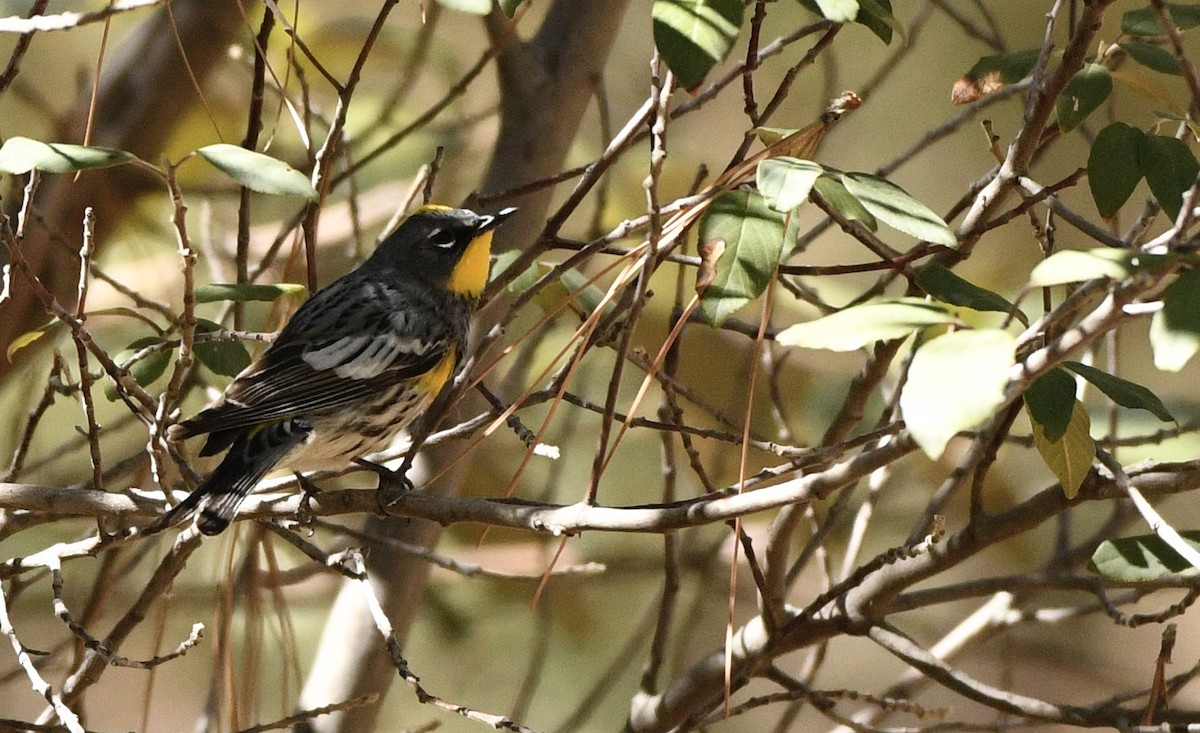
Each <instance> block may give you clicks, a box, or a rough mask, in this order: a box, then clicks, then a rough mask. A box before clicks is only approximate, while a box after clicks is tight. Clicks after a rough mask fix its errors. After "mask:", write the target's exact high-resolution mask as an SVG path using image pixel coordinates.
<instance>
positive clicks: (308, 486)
mask: <svg viewBox="0 0 1200 733" xmlns="http://www.w3.org/2000/svg"><path fill="white" fill-rule="evenodd" d="M294 475H295V477H296V483H298V484H299V485H300V491H302V492H303V495H302V496H301V497H300V506H299V507H297V509H296V522H297V524H299V525H300V526H301V527H308V528H309V532H310V533H311V532H312V529H311V528H312V525H313V524H314V523H315V522H316V521H317V513H316V512H314V511H313V508H312V500H313V497H314V496H316V495H317V494H319V493H321V487H320V486H317V485H316V484H315V483H313V482H312V480H311V479H309V478H308V477H307V476H303V475H301V474H299V473H297V474H294Z"/></svg>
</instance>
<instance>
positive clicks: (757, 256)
mask: <svg viewBox="0 0 1200 733" xmlns="http://www.w3.org/2000/svg"><path fill="white" fill-rule="evenodd" d="M712 239H721V240H724V242H725V252H724V254H722V255H721V257H720V259H718V260H717V272H716V275H715V277H714V278H713V281H712V283H711V284H710V285H709V286H708V288H707V289H706V290H705V291H704V294H703V295H702V296H701V297H700V309H701V311H702V312H703V313H704V315H705V317H706V318H707V319H708V322H709V323H711V324H713V325H714V326H719V325H720V324H722V323H724V321H725V319H726V318H728V317H729V316H730V315H732V314H733V313H734V311H736V310H737V309H739V308H741V307H742V306H744V305H745V304H746V303H749V302H750V301H751V300H754V299H755V298H757V297H758V296H760V295H762V293H763V291H764V290H766V288H767V284H768V283H769V282H770V280H771V276H772V275H773V274H774V272H775V268H776V267H778V265H779V258H780V255H781V253H782V252H783V215H781V214H780V213H779V212H776V211H772V210H771V209H770V208H769V207H768V206H767V203H766V201H764V200H763V197H762V196H760V195H759V194H758V193H755V192H751V191H729V192H727V193H723V194H721V195H720V196H718V197H717V198H716V199H714V200H713V202H712V204H710V205H709V207H708V211H707V212H705V214H704V217H703V218H701V219H700V241H702V242H707V241H709V240H712Z"/></svg>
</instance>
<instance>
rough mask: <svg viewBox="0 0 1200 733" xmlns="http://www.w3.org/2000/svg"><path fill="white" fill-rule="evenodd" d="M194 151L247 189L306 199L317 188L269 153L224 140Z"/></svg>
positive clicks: (315, 193)
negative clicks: (247, 148)
mask: <svg viewBox="0 0 1200 733" xmlns="http://www.w3.org/2000/svg"><path fill="white" fill-rule="evenodd" d="M196 152H197V153H199V154H200V156H201V157H202V158H204V159H205V160H207V161H208V162H209V163H212V164H213V165H215V166H216V167H217V169H219V170H220V171H221V172H222V173H224V174H225V175H227V176H229V177H230V178H232V179H233V180H235V181H237V182H238V183H240V184H242V185H243V186H245V187H246V188H248V189H250V190H251V191H258V192H259V193H269V194H276V195H280V196H303V197H304V198H306V199H309V200H310V201H312V200H315V199H316V198H317V192H316V190H315V189H313V187H312V183H311V182H309V180H308V176H306V175H304V174H303V173H301V172H300V171H298V170H296V169H295V168H293V167H291V166H290V165H288V164H287V163H284V162H283V161H282V160H276V159H275V158H272V157H271V156H269V155H264V154H262V153H259V152H255V151H253V150H246V149H245V148H242V147H238V146H237V145H229V144H228V143H217V144H216V145H206V146H204V147H203V148H200V149H199V150H197V151H196Z"/></svg>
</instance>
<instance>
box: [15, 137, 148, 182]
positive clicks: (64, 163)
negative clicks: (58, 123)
mask: <svg viewBox="0 0 1200 733" xmlns="http://www.w3.org/2000/svg"><path fill="white" fill-rule="evenodd" d="M131 160H135V157H134V155H133V154H132V153H127V152H125V151H124V150H114V149H113V148H99V147H94V146H88V147H85V146H83V145H70V144H68V143H44V142H41V141H40V140H30V139H29V138H27V137H10V138H9V139H7V140H5V141H4V145H3V146H0V173H12V174H15V175H22V174H25V173H28V172H29V171H31V170H35V169H36V170H39V171H44V172H46V173H68V172H71V171H81V170H87V169H88V168H108V167H110V166H114V165H120V164H122V163H128V162H129V161H131Z"/></svg>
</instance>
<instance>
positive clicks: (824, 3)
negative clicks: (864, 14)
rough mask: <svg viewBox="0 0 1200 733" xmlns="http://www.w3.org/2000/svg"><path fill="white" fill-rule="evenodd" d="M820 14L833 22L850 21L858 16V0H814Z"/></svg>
mask: <svg viewBox="0 0 1200 733" xmlns="http://www.w3.org/2000/svg"><path fill="white" fill-rule="evenodd" d="M816 3H817V7H818V8H820V9H821V15H823V16H825V19H826V20H831V21H833V22H834V23H852V22H854V19H855V18H857V17H858V0H816Z"/></svg>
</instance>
